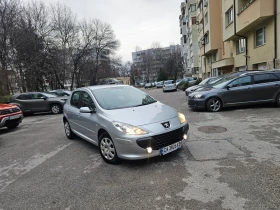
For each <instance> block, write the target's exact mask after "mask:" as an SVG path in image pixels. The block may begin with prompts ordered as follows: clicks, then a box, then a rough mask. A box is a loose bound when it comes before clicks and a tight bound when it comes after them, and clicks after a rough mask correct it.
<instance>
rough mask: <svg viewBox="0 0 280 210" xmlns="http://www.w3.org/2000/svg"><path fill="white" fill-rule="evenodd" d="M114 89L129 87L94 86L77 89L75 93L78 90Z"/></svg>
mask: <svg viewBox="0 0 280 210" xmlns="http://www.w3.org/2000/svg"><path fill="white" fill-rule="evenodd" d="M116 87H130V86H129V85H95V86H88V87H82V88H78V89H76V90H75V91H78V90H99V89H105V88H116Z"/></svg>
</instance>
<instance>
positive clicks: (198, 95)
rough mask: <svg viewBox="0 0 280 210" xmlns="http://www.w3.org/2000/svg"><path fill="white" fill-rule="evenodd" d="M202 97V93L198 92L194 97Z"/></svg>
mask: <svg viewBox="0 0 280 210" xmlns="http://www.w3.org/2000/svg"><path fill="white" fill-rule="evenodd" d="M201 97H202V95H200V94H197V95H195V96H194V98H201Z"/></svg>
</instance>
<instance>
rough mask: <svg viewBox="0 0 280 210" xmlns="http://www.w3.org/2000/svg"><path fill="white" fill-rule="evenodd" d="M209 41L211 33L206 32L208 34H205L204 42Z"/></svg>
mask: <svg viewBox="0 0 280 210" xmlns="http://www.w3.org/2000/svg"><path fill="white" fill-rule="evenodd" d="M208 43H209V34H208V33H206V34H205V35H204V44H205V45H206V44H208Z"/></svg>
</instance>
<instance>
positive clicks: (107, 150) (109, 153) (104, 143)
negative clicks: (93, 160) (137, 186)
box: [99, 133, 120, 164]
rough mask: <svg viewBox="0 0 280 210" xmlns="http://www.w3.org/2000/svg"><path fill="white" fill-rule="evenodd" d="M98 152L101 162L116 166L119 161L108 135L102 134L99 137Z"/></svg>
mask: <svg viewBox="0 0 280 210" xmlns="http://www.w3.org/2000/svg"><path fill="white" fill-rule="evenodd" d="M99 152H100V155H101V157H102V158H103V160H104V161H105V162H107V163H109V164H117V163H119V161H120V159H119V157H118V154H117V151H116V147H115V145H114V142H113V140H112V139H111V137H110V136H109V134H108V133H103V134H102V135H101V136H100V137H99Z"/></svg>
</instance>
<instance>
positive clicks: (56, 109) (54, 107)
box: [51, 104, 62, 114]
mask: <svg viewBox="0 0 280 210" xmlns="http://www.w3.org/2000/svg"><path fill="white" fill-rule="evenodd" d="M51 112H52V113H53V114H60V113H61V112H62V108H61V106H60V105H59V104H52V105H51Z"/></svg>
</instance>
